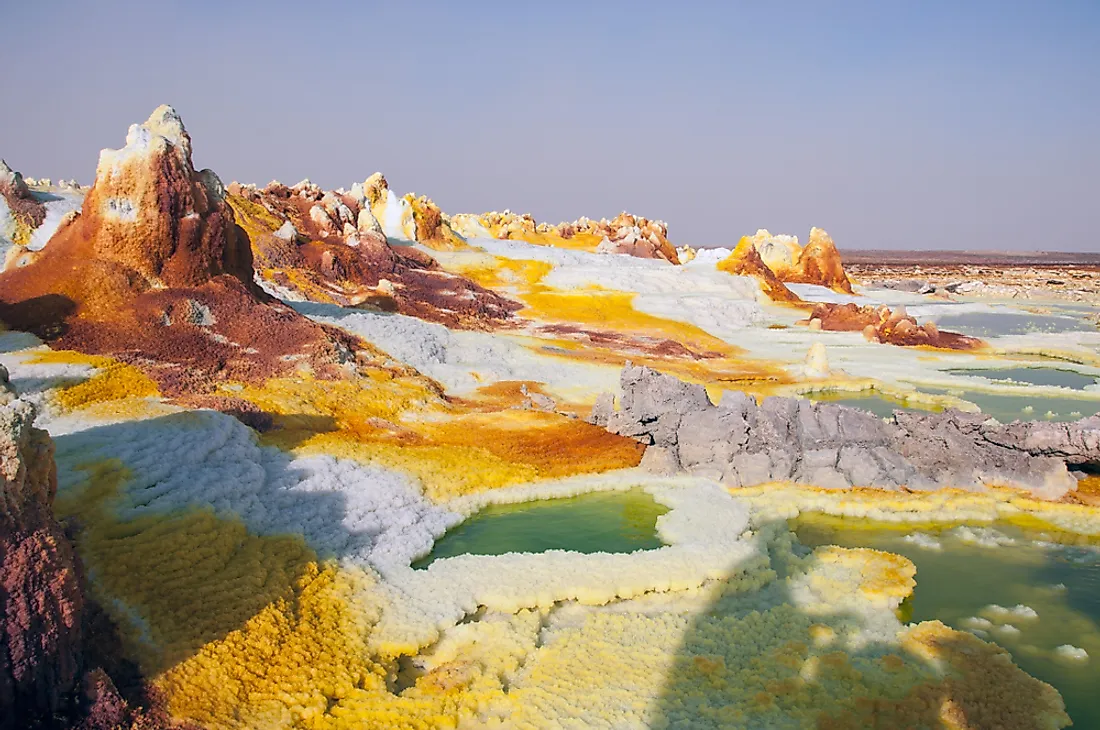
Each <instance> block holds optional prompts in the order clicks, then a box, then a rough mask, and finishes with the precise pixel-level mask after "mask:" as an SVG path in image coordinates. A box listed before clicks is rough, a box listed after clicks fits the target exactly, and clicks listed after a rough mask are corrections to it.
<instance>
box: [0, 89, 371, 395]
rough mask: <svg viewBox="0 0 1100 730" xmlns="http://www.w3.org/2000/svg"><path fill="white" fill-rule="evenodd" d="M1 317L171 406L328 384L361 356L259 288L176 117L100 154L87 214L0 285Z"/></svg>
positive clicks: (240, 237) (153, 122)
mask: <svg viewBox="0 0 1100 730" xmlns="http://www.w3.org/2000/svg"><path fill="white" fill-rule="evenodd" d="M0 318H2V319H4V320H5V321H6V322H7V323H8V324H9V325H11V326H12V327H15V328H17V329H23V330H29V331H32V332H35V333H36V334H38V335H40V336H42V337H44V338H46V339H47V340H49V341H50V344H51V345H53V346H55V347H60V348H64V349H73V350H79V351H81V352H87V353H91V354H110V355H113V356H115V357H117V358H119V359H122V360H127V361H132V362H134V363H135V364H138V365H139V367H142V368H143V369H145V370H146V371H147V372H149V373H150V374H151V375H152V376H153V377H154V378H155V379H156V380H157V381H158V383H159V384H160V386H161V389H162V392H164V393H166V394H170V395H171V394H179V393H186V392H190V391H199V392H202V391H205V390H209V389H210V388H212V387H213V385H214V384H215V383H216V382H218V381H223V380H248V381H251V380H261V379H264V378H267V377H271V376H273V375H275V374H278V373H285V372H292V371H296V370H299V369H301V368H303V367H307V368H310V369H312V371H313V372H314V373H316V374H318V375H323V374H324V373H325V372H327V371H328V370H329V369H332V368H336V367H337V366H339V364H340V363H343V362H346V361H348V360H350V359H352V357H353V351H354V350H355V349H356V347H357V340H355V338H353V337H351V336H349V335H345V334H340V333H337V332H336V331H334V330H328V329H326V328H324V327H321V326H320V325H316V324H314V323H312V322H310V321H309V320H307V319H305V318H303V317H300V316H299V315H297V314H296V313H294V312H293V311H292V310H290V309H288V308H286V307H284V306H282V305H281V304H279V303H277V302H275V301H274V300H270V299H269V298H268V297H267V296H266V295H265V294H264V293H263V292H262V291H261V290H260V289H259V287H257V286H256V285H255V284H254V282H253V271H252V254H251V251H250V249H249V243H248V238H247V236H246V235H245V234H244V232H243V231H242V230H241V229H240V228H239V227H238V226H237V224H236V222H235V218H234V214H233V211H232V209H231V208H230V207H229V204H228V203H227V202H226V199H225V190H224V188H223V187H222V185H221V182H220V181H219V180H218V178H217V176H216V175H214V173H212V172H210V171H208V170H205V171H202V172H196V171H195V169H194V167H193V166H192V164H191V139H190V137H189V136H188V134H187V132H186V130H185V129H184V127H183V124H182V122H181V121H180V118H179V116H178V115H177V114H176V112H175V111H174V110H173V109H171V108H170V107H160V108H159V109H157V110H156V111H155V112H154V113H153V115H152V116H151V117H150V118H149V120H148V121H146V122H145V123H144V124H141V125H133V126H132V127H131V128H130V131H129V134H128V135H127V143H126V146H125V147H124V148H123V149H121V150H104V151H103V153H102V154H101V155H100V161H99V165H98V167H97V170H96V180H95V184H94V185H93V186H92V189H91V190H90V192H89V193H88V195H87V198H86V199H85V201H84V205H83V208H82V210H81V213H80V215H79V216H76V217H75V218H74V219H71V220H70V221H69V222H68V223H67V224H66V225H63V226H62V227H61V228H60V229H59V230H58V231H57V233H56V234H55V235H54V236H53V238H52V239H51V240H50V242H49V245H47V246H46V248H45V249H43V250H42V251H41V252H40V254H39V255H37V256H36V257H35V258H34V260H33V261H31V262H29V263H27V264H26V265H25V266H21V267H18V268H16V269H13V270H9V271H5V272H3V273H0Z"/></svg>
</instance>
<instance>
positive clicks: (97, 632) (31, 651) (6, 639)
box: [0, 373, 175, 730]
mask: <svg viewBox="0 0 1100 730" xmlns="http://www.w3.org/2000/svg"><path fill="white" fill-rule="evenodd" d="M0 375H3V373H0ZM4 380H6V378H0V730H23V729H24V728H43V729H56V730H66V729H68V728H72V729H73V730H116V729H117V728H143V729H144V730H159V729H160V728H167V727H170V726H175V723H173V722H171V720H170V718H169V717H168V714H167V712H166V711H165V709H164V707H163V705H162V703H161V701H160V700H159V698H158V697H157V695H156V692H155V690H153V689H152V688H151V687H150V686H149V685H148V684H146V683H145V681H144V680H143V679H142V678H141V677H140V675H138V674H137V673H136V672H135V670H134V669H133V668H132V665H130V664H129V663H128V662H127V661H126V660H125V657H124V656H122V648H121V642H120V641H119V639H118V634H117V631H116V630H115V627H114V625H113V624H112V623H111V622H110V619H108V618H107V617H106V614H105V613H104V612H103V611H102V610H100V609H99V607H98V606H96V605H95V603H94V602H91V601H89V600H87V599H86V598H85V595H84V588H83V581H84V579H83V571H82V570H81V565H80V561H79V560H78V559H77V557H76V555H75V552H74V551H73V547H72V544H71V543H70V541H69V538H68V535H67V534H66V531H65V529H64V528H63V527H62V525H61V524H60V523H59V522H58V520H57V518H56V517H55V516H54V512H53V502H54V496H55V494H56V492H57V467H56V465H55V464H54V460H53V451H54V448H53V441H52V440H51V439H50V437H49V434H47V433H46V432H45V431H42V430H40V429H37V428H35V427H34V426H33V425H32V424H33V421H34V415H35V413H34V409H33V407H32V406H31V405H30V404H29V403H27V402H25V401H22V400H18V399H15V398H14V397H13V396H12V395H11V394H10V393H9V392H7V389H6V383H5V382H3V381H4ZM98 665H102V666H98ZM112 675H114V676H112ZM119 681H121V684H118V687H125V690H126V691H125V696H126V697H128V698H130V701H128V700H127V699H126V698H124V696H123V694H120V692H119V690H118V689H117V688H116V682H119Z"/></svg>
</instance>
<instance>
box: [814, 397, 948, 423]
mask: <svg viewBox="0 0 1100 730" xmlns="http://www.w3.org/2000/svg"><path fill="white" fill-rule="evenodd" d="M803 397H805V398H808V399H809V400H812V401H813V402H814V403H833V404H835V405H840V406H849V407H851V408H862V409H863V410H865V411H870V412H871V413H874V414H875V415H876V416H878V417H879V418H890V417H892V416H893V415H894V411H909V412H914V413H915V412H922V411H930V410H942V409H936V408H934V407H932V406H925V405H923V404H917V403H913V402H910V401H905V400H900V399H897V400H895V399H893V398H887V397H886V396H884V395H881V394H879V393H875V392H874V391H869V392H865V393H864V392H859V393H852V392H844V391H832V392H824V393H807V394H806V395H805V396H803Z"/></svg>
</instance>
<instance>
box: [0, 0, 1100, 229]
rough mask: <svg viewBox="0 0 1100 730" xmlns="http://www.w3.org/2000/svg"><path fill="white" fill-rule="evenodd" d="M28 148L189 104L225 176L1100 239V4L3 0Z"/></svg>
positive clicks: (211, 159) (197, 137)
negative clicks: (381, 182)
mask: <svg viewBox="0 0 1100 730" xmlns="http://www.w3.org/2000/svg"><path fill="white" fill-rule="evenodd" d="M0 67H2V68H3V69H4V73H3V74H0V109H2V110H3V112H2V113H0V156H2V157H4V158H6V159H7V161H8V162H9V163H10V164H11V165H12V166H13V167H15V168H16V169H19V170H22V171H23V172H24V173H25V174H27V175H30V176H35V177H38V176H44V177H53V178H58V177H66V178H67V177H76V178H77V179H78V180H80V181H81V182H84V183H88V182H91V179H92V177H93V175H94V171H95V163H96V159H97V154H98V151H99V149H100V148H103V147H118V146H121V144H122V143H123V139H124V137H125V133H126V128H127V126H128V125H129V124H130V123H131V122H135V121H142V120H144V119H145V118H146V117H147V116H148V114H149V113H150V112H151V111H152V110H153V108H154V107H156V106H157V105H158V104H161V103H170V104H172V105H174V106H175V107H176V108H177V109H178V110H179V111H180V113H181V114H182V115H183V118H184V121H185V123H186V124H187V127H188V130H189V131H190V132H191V136H192V138H193V139H194V142H195V144H194V149H195V163H196V165H198V166H200V167H210V168H213V169H214V170H215V171H216V172H217V173H218V174H219V175H220V176H221V177H222V179H223V180H225V181H227V182H228V181H230V180H234V179H236V180H241V181H249V182H257V183H261V184H262V183H265V182H267V181H268V180H270V179H272V178H278V179H280V180H283V181H284V182H288V183H292V182H295V181H297V180H299V179H301V178H303V177H309V178H311V179H312V180H313V181H314V182H317V183H319V184H321V185H322V186H325V187H338V186H350V185H351V183H352V182H354V181H356V180H362V179H364V178H365V177H366V176H367V175H369V174H370V173H371V172H373V171H375V170H382V171H383V172H384V173H385V174H386V176H387V178H388V179H389V181H390V184H391V186H392V187H393V188H394V189H395V190H397V191H398V192H401V193H403V192H407V191H415V192H418V193H426V194H428V195H429V196H431V197H432V198H434V199H435V200H436V202H437V203H439V204H440V206H441V207H442V208H443V209H444V210H445V211H448V212H463V211H484V210H491V209H496V210H503V209H504V208H510V209H512V210H515V211H530V212H531V213H533V214H535V216H536V217H538V218H540V219H550V220H551V221H554V222H556V221H558V220H562V219H570V220H571V219H573V218H576V217H578V216H581V215H588V216H590V217H601V216H612V215H614V214H615V213H617V212H618V211H620V210H622V209H624V208H625V209H628V210H630V211H633V212H637V213H640V214H643V215H647V216H649V217H653V218H663V219H665V220H667V221H668V222H669V226H670V237H671V238H672V239H673V240H674V241H675V242H677V243H691V244H693V245H718V244H731V243H733V242H735V241H736V238H737V237H738V236H739V235H740V234H742V233H745V232H752V231H754V230H756V229H757V228H760V227H766V228H770V229H771V230H772V231H773V232H786V233H795V234H798V235H799V236H801V237H805V235H806V233H807V231H808V230H809V228H810V226H811V225H818V226H821V227H823V228H825V229H827V230H828V231H829V232H830V233H832V234H833V237H834V238H835V239H836V240H837V243H838V244H839V245H840V246H841V247H842V248H845V247H847V248H876V247H884V248H924V247H940V248H962V247H965V248H982V249H993V248H1011V249H1048V250H1055V249H1056V250H1100V237H1098V230H1097V229H1098V223H1100V213H1098V211H1100V176H1098V170H1100V2H1097V0H1080V1H1072V0H1066V1H1064V2H1060V1H1058V0H1045V1H1042V2H1013V1H1012V0H998V1H996V2H962V1H961V0H956V1H954V2H929V1H927V0H921V1H919V2H918V0H911V1H910V2H901V1H900V0H899V1H895V0H877V1H876V2H860V3H854V2H853V3H848V2H827V1H816V0H815V1H812V2H744V3H736V2H731V3H719V2H707V3H702V2H700V3H690V2H667V1H666V2H659V3H657V2H654V3H647V2H633V3H627V2H623V3H612V2H569V1H567V0H558V1H556V2H545V3H534V2H477V3H475V2H439V3H434V2H423V1H422V2H417V3H403V2H393V1H391V2H388V3H384V4H376V3H372V2H362V1H360V2H324V1H312V2H301V1H300V0H299V1H298V2H282V1H280V0H267V2H251V1H240V2H211V1H206V0H200V1H196V0H189V1H186V2H185V1H182V0H181V1H179V2H156V1H154V0H145V1H144V2H134V1H131V0H97V1H95V2H92V1H91V0H85V1H82V2H68V1H64V0H50V1H49V2H40V1H39V0H16V1H14V2H13V0H0Z"/></svg>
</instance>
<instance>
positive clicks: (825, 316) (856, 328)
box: [801, 303, 985, 350]
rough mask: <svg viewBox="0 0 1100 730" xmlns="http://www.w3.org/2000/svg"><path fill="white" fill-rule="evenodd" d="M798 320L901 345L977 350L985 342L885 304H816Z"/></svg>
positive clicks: (903, 309)
mask: <svg viewBox="0 0 1100 730" xmlns="http://www.w3.org/2000/svg"><path fill="white" fill-rule="evenodd" d="M801 324H806V325H809V326H811V327H814V328H820V329H822V330H826V331H833V332H862V333H863V336H864V337H866V338H867V339H868V340H870V341H872V342H885V343H888V344H891V345H901V346H903V347H906V346H909V347H911V346H918V345H926V346H928V347H940V348H944V349H948V350H977V349H980V348H981V347H984V346H985V343H984V342H982V341H981V340H979V339H977V338H976V337H967V336H966V335H960V334H958V333H955V332H946V331H942V330H940V329H939V328H937V327H936V325H935V324H933V323H931V322H926V323H925V324H918V323H917V320H916V318H915V317H910V316H909V315H908V314H906V312H905V308H904V307H899V308H898V309H897V310H896V311H891V310H890V309H889V308H888V307H886V306H880V307H870V306H866V307H861V306H859V305H857V304H852V303H848V304H834V303H823V304H818V305H816V306H815V307H814V309H813V311H812V312H811V313H810V316H809V317H808V318H807V319H805V320H803V321H802V322H801Z"/></svg>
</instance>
